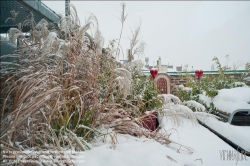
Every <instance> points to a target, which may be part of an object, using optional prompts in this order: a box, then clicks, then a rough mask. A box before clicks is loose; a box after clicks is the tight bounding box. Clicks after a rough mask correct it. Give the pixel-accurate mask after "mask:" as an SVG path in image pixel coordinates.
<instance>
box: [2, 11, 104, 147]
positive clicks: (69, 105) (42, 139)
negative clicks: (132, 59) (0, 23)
mask: <svg viewBox="0 0 250 166" xmlns="http://www.w3.org/2000/svg"><path fill="white" fill-rule="evenodd" d="M92 18H93V17H92ZM28 19H29V20H26V21H24V24H25V25H31V27H32V26H34V27H33V28H31V31H30V34H31V35H29V36H28V37H27V38H26V37H23V36H22V34H23V33H22V32H21V31H20V30H18V29H10V31H9V33H10V38H11V39H10V41H12V42H13V41H15V39H17V40H19V42H20V45H21V47H20V48H18V49H17V50H16V51H15V52H13V53H12V54H11V55H6V56H4V57H1V60H2V61H3V60H5V58H8V57H14V58H15V60H14V61H13V62H12V64H11V65H9V66H7V67H6V68H2V69H1V96H3V98H4V100H1V114H2V117H3V119H2V120H1V142H5V145H6V146H5V145H4V146H2V144H1V148H2V149H5V150H10V149H13V148H14V149H16V148H19V147H23V149H22V148H21V149H19V150H24V149H32V148H37V149H38V150H47V149H53V150H59V151H61V150H63V149H64V148H71V149H73V150H77V147H80V150H87V149H89V146H88V144H87V143H86V142H87V141H89V140H91V139H93V137H94V133H95V130H92V128H94V127H95V126H96V125H97V123H98V122H97V118H98V117H99V111H100V107H101V104H100V103H99V100H98V94H99V88H98V86H97V80H98V76H99V66H100V65H99V64H100V58H101V56H100V55H101V48H102V47H103V46H102V44H103V42H102V37H101V36H100V35H101V34H100V32H99V30H98V27H95V30H96V33H94V34H95V35H94V36H93V37H92V36H90V37H88V38H89V40H85V39H86V38H85V36H86V31H87V29H88V28H90V26H89V25H90V24H92V23H93V24H94V23H95V26H97V24H96V22H97V20H93V19H89V22H87V24H86V25H85V26H80V25H78V19H77V15H73V16H71V17H70V20H69V21H70V22H71V23H74V24H64V26H63V27H61V26H59V28H61V29H59V30H58V31H56V32H52V30H51V29H48V24H47V22H46V21H45V20H41V21H40V22H39V23H38V24H36V26H35V23H34V22H33V21H34V20H32V15H30V16H29V17H28ZM63 20H65V19H64V18H62V21H63ZM91 21H92V22H91ZM62 32H63V33H64V34H66V35H65V36H64V37H65V39H66V40H63V39H61V38H60V36H62V34H61V33H62ZM34 39H35V40H34ZM13 65H16V66H17V67H15V68H13ZM81 125H84V126H88V128H82V127H79V126H81ZM16 142H20V143H19V144H18V145H19V146H16V144H15V143H16Z"/></svg>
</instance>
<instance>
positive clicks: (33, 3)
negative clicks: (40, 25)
mask: <svg viewBox="0 0 250 166" xmlns="http://www.w3.org/2000/svg"><path fill="white" fill-rule="evenodd" d="M11 11H14V12H12V13H11ZM30 12H32V13H33V14H34V21H35V22H36V23H37V22H39V21H40V20H41V19H45V20H47V21H48V22H50V23H54V25H55V26H57V23H58V22H59V21H60V16H59V15H57V14H56V13H55V12H54V11H53V10H51V9H50V8H49V7H47V6H46V5H45V4H44V3H42V2H41V0H1V18H0V33H7V32H8V30H9V29H10V28H12V27H15V28H17V24H18V23H22V22H23V21H24V20H25V19H26V18H27V16H28V15H29V13H30ZM13 13H16V17H15V16H14V15H13ZM29 30H30V27H29V26H25V27H23V29H22V31H23V32H28V31H29Z"/></svg>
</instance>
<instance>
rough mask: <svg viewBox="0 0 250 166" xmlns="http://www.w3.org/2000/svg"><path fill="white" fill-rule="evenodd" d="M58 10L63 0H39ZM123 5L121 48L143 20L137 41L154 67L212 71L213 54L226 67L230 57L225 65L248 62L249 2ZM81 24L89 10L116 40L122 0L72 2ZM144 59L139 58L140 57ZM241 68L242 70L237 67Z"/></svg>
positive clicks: (249, 59) (131, 2)
mask: <svg viewBox="0 0 250 166" xmlns="http://www.w3.org/2000/svg"><path fill="white" fill-rule="evenodd" d="M42 2H43V3H45V4H46V5H47V6H48V7H50V8H51V9H53V10H54V11H56V12H64V9H65V6H64V5H65V4H64V1H42ZM123 2H125V3H126V4H127V6H126V12H127V13H128V17H127V20H126V22H125V25H124V31H123V35H122V46H123V50H124V51H125V50H126V49H127V48H129V40H128V37H130V36H131V30H130V29H131V28H134V27H135V26H136V25H138V23H139V20H141V22H142V25H141V39H142V40H143V41H145V42H146V43H147V48H146V51H145V57H149V64H150V65H153V63H154V64H155V65H156V61H157V59H158V58H159V56H161V59H162V64H168V63H169V65H174V68H175V67H176V66H181V65H183V66H184V65H186V64H188V65H189V68H188V69H189V70H191V66H193V68H194V70H195V69H203V70H210V69H211V65H212V63H213V62H212V58H213V57H214V56H217V57H218V58H219V60H220V62H221V63H222V65H224V64H225V63H226V58H225V56H226V55H229V57H230V60H229V62H228V64H229V66H233V64H234V63H246V62H250V1H239V2H235V1H228V2H226V1H219V2H216V1H207V2H199V1H176V2H173V1H123ZM71 3H72V4H74V5H75V7H76V9H77V11H78V15H79V17H80V20H81V23H82V25H83V24H84V22H85V19H86V18H87V17H88V16H89V15H90V14H91V13H93V14H94V15H95V16H96V17H97V19H98V21H99V28H100V30H101V32H102V35H103V37H104V38H105V44H104V47H106V46H107V45H108V42H109V40H112V39H118V38H119V34H120V30H121V23H120V21H119V16H120V12H119V11H120V10H121V7H120V3H121V2H120V1H71ZM145 57H142V59H143V60H144V59H145ZM239 69H244V66H241V67H240V68H239Z"/></svg>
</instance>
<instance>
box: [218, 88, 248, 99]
mask: <svg viewBox="0 0 250 166" xmlns="http://www.w3.org/2000/svg"><path fill="white" fill-rule="evenodd" d="M218 99H222V100H226V101H233V102H238V101H244V102H249V101H250V88H249V87H237V88H232V89H222V90H219V92H218V95H217V96H215V98H214V101H216V100H218Z"/></svg>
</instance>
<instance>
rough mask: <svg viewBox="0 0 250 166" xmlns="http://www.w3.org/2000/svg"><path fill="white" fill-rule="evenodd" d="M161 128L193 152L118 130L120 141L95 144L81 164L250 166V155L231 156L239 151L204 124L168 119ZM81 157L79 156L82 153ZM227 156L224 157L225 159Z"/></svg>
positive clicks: (96, 165) (108, 140)
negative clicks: (177, 122) (234, 157)
mask: <svg viewBox="0 0 250 166" xmlns="http://www.w3.org/2000/svg"><path fill="white" fill-rule="evenodd" d="M164 126H165V127H164V128H163V129H160V131H159V132H161V133H164V132H167V133H171V136H170V139H171V140H173V141H175V142H178V143H180V144H182V145H184V146H188V147H190V148H192V149H193V153H192V154H189V153H186V152H180V153H178V152H177V150H176V149H173V148H171V147H173V145H171V144H170V147H166V146H165V145H161V144H160V143H158V142H156V141H154V140H153V139H148V138H145V137H141V138H137V137H133V136H130V135H125V134H117V141H116V142H117V144H116V147H115V148H112V145H111V144H110V140H111V138H110V137H107V138H106V143H102V144H101V145H98V144H95V147H94V148H92V149H91V150H89V151H86V153H85V154H84V155H83V156H82V157H84V163H82V164H80V163H79V164H78V165H79V166H82V165H84V166H156V165H157V166H166V165H180V166H184V165H186V166H191V165H192V166H196V165H197V166H198V165H203V166H231V165H232V166H233V165H236V164H237V165H240V166H249V165H250V157H247V156H246V157H245V156H244V157H243V158H240V157H239V158H238V161H237V160H236V159H233V160H232V158H231V160H229V158H228V156H227V153H226V152H228V153H229V152H231V153H232V152H233V153H234V154H238V153H237V152H236V151H235V150H234V149H233V148H232V147H231V146H229V145H228V144H227V143H225V142H224V141H223V140H221V139H220V138H219V137H217V136H216V135H215V134H213V133H212V132H210V131H209V130H208V129H206V128H204V127H203V126H201V125H199V124H196V125H194V124H193V123H192V122H191V121H190V120H188V119H183V124H182V126H180V127H174V126H173V125H172V123H171V122H170V121H168V122H166V124H165V125H164ZM79 157H80V156H79ZM223 157H224V159H223Z"/></svg>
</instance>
